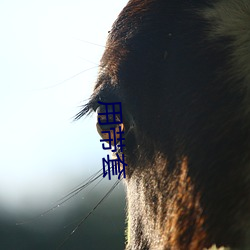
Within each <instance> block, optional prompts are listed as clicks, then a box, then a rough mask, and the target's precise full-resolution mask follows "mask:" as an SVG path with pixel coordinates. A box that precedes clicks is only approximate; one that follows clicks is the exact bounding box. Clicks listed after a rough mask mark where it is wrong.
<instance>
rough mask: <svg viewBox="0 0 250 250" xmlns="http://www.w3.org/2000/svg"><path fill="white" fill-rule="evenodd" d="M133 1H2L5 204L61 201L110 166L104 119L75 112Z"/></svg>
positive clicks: (0, 138)
mask: <svg viewBox="0 0 250 250" xmlns="http://www.w3.org/2000/svg"><path fill="white" fill-rule="evenodd" d="M126 2H127V0H119V1H118V0H105V1H103V0H91V1H89V0H88V1H87V0H60V1H59V0H35V1H34V0H23V1H18V0H1V1H0V45H1V46H0V114H1V117H0V119H1V120H0V171H1V173H0V207H8V208H9V209H11V208H13V209H26V208H27V206H30V204H27V200H28V201H29V202H30V203H31V202H32V201H33V202H34V203H35V202H37V200H38V198H39V200H41V198H44V199H48V200H49V199H50V198H51V199H54V197H55V196H57V195H58V194H62V193H63V192H64V193H65V192H66V191H67V190H69V189H70V188H72V187H73V186H74V185H75V184H78V182H79V181H81V180H82V179H84V178H86V176H88V175H90V174H92V173H94V172H95V171H97V170H98V169H100V168H101V167H102V165H101V159H102V157H105V155H107V152H106V151H103V150H102V149H101V143H100V138H99V135H98V134H97V132H96V128H95V122H96V121H95V120H96V117H95V116H92V117H90V118H87V119H82V120H80V121H78V122H74V121H73V117H74V115H75V114H76V113H77V112H78V111H79V110H80V106H81V105H82V104H84V101H86V100H87V99H88V97H89V96H90V94H91V91H92V89H93V87H94V84H95V81H96V77H97V72H98V63H99V60H100V58H101V55H102V53H103V50H104V46H105V41H106V38H107V35H108V31H109V30H110V28H111V25H112V23H113V21H114V20H115V18H116V17H117V15H118V14H119V12H120V11H121V9H122V8H123V7H124V6H125V4H126Z"/></svg>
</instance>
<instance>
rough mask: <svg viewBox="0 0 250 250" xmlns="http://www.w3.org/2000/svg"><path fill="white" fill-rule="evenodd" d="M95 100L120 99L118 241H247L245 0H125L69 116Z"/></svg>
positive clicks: (248, 18) (150, 247)
mask: <svg viewBox="0 0 250 250" xmlns="http://www.w3.org/2000/svg"><path fill="white" fill-rule="evenodd" d="M100 102H108V103H112V102H121V103H122V108H123V121H122V125H123V126H122V129H123V132H124V138H125V141H126V147H125V149H124V155H125V159H126V163H127V166H126V178H124V182H125V185H126V195H127V217H128V221H127V227H128V228H127V243H126V250H167V249H173V250H175V249H176V250H187V249H191V250H193V249H194V250H196V249H250V235H249V233H250V230H249V229H250V154H249V153H250V144H249V142H250V140H249V132H250V131H249V128H250V126H249V125H250V114H249V112H250V108H249V107H250V2H249V1H248V0H199V1H198V0H130V1H129V2H128V3H127V5H126V6H125V7H124V9H123V10H122V11H121V13H120V14H119V16H118V18H117V19H116V21H115V22H114V24H113V26H112V28H111V31H109V35H108V39H107V43H106V46H105V52H104V54H103V56H102V58H101V61H100V68H99V75H98V79H97V82H96V85H95V88H94V92H93V94H92V96H91V97H90V99H89V101H88V103H87V104H86V105H85V106H84V107H83V108H82V110H81V111H80V112H79V113H78V115H77V119H80V118H81V117H82V116H85V115H87V114H89V113H92V112H96V111H97V110H98V108H99V106H100V104H99V103H100ZM99 129H101V130H102V128H100V127H99ZM118 154H119V152H118Z"/></svg>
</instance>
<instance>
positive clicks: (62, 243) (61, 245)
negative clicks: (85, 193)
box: [56, 178, 123, 250]
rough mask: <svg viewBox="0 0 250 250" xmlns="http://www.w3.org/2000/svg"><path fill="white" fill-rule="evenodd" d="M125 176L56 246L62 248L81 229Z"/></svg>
mask: <svg viewBox="0 0 250 250" xmlns="http://www.w3.org/2000/svg"><path fill="white" fill-rule="evenodd" d="M122 179H123V178H121V179H120V180H117V181H116V182H115V183H114V184H113V186H112V187H111V188H110V189H109V190H108V192H107V193H106V194H105V195H104V196H103V197H102V199H101V200H100V201H99V202H98V203H97V204H96V205H95V206H94V207H93V208H92V210H91V211H90V212H89V213H88V214H87V215H86V216H85V217H84V218H83V219H82V220H81V221H80V222H79V223H78V224H77V225H76V227H75V228H74V229H73V230H72V231H71V233H70V234H69V235H68V236H67V237H66V238H65V239H64V240H63V241H62V242H61V243H60V245H59V246H58V247H57V248H56V249H57V250H59V249H61V248H62V247H63V246H64V244H65V243H66V242H67V241H68V240H69V239H70V237H71V236H72V235H73V234H74V233H75V232H76V231H77V230H78V229H79V227H80V226H81V225H82V224H83V223H84V222H85V221H86V220H87V218H88V217H89V216H90V215H91V214H92V213H93V212H94V211H95V209H96V208H97V207H98V206H99V205H100V204H101V203H102V202H103V201H104V200H105V199H106V198H107V197H108V196H109V195H110V194H111V193H112V191H113V190H114V189H115V188H116V186H117V185H118V184H119V183H120V182H121V181H122Z"/></svg>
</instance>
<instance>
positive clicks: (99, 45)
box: [76, 39, 106, 48]
mask: <svg viewBox="0 0 250 250" xmlns="http://www.w3.org/2000/svg"><path fill="white" fill-rule="evenodd" d="M76 40H78V41H81V42H83V43H88V44H91V45H94V46H98V47H102V48H106V46H104V45H101V44H97V43H92V42H89V41H87V40H83V39H76Z"/></svg>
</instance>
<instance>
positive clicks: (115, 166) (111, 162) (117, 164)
mask: <svg viewBox="0 0 250 250" xmlns="http://www.w3.org/2000/svg"><path fill="white" fill-rule="evenodd" d="M116 157H117V158H116V159H110V158H109V155H107V160H106V159H105V158H102V165H103V177H105V176H106V175H108V177H109V180H111V176H110V168H111V169H112V175H117V174H119V175H118V179H120V177H121V174H122V173H123V177H124V178H126V173H125V166H127V164H126V163H125V160H124V154H122V159H121V158H120V156H119V154H116ZM105 164H107V166H108V168H107V171H106V169H105ZM121 165H122V169H121Z"/></svg>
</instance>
